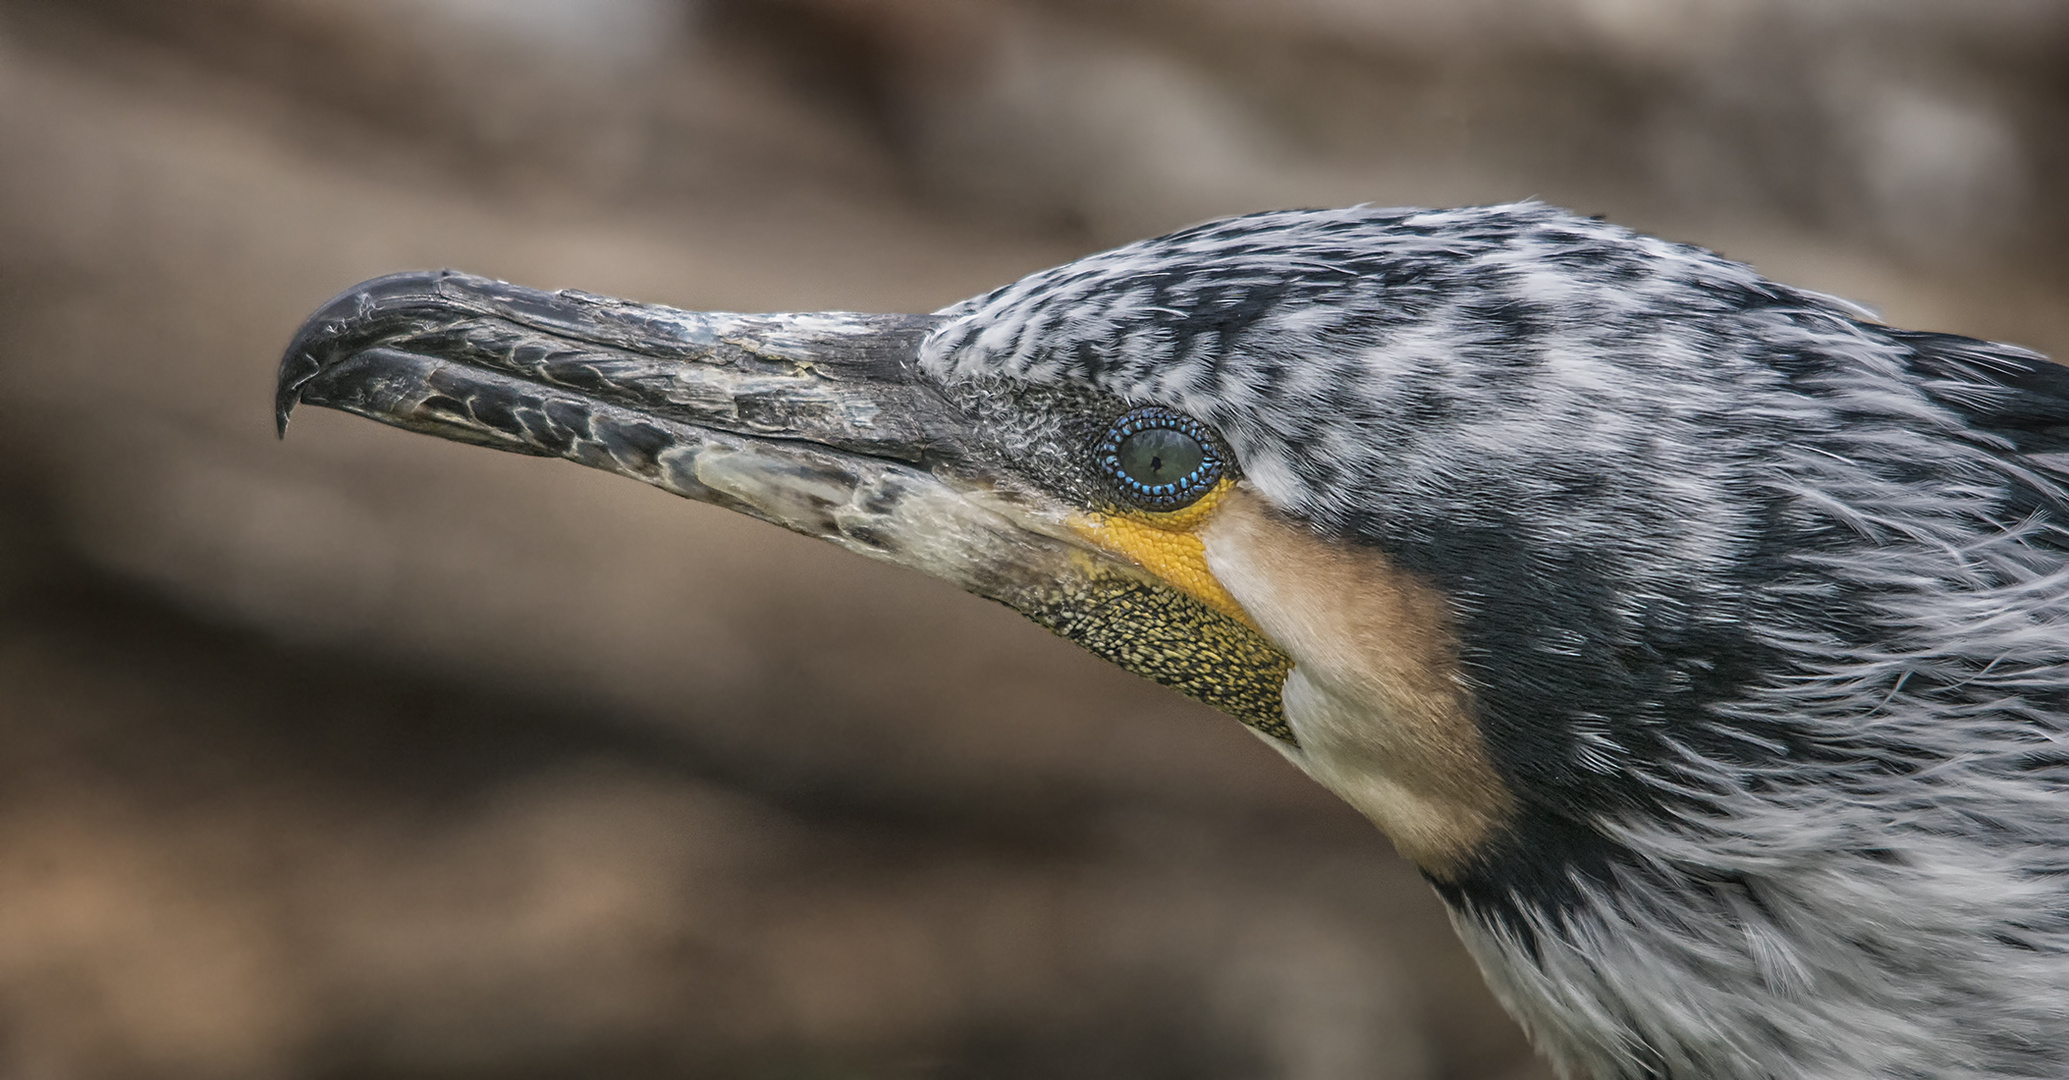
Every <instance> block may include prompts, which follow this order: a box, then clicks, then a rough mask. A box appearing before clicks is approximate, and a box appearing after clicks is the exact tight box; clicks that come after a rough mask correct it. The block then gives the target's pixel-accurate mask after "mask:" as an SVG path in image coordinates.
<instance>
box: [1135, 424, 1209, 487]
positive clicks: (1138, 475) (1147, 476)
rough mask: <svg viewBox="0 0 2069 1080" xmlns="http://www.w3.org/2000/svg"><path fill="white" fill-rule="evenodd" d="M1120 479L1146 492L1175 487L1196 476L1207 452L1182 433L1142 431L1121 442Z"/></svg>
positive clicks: (1164, 430)
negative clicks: (1138, 486) (1136, 484)
mask: <svg viewBox="0 0 2069 1080" xmlns="http://www.w3.org/2000/svg"><path fill="white" fill-rule="evenodd" d="M1116 449H1117V450H1118V451H1119V454H1118V457H1119V458H1120V465H1121V475H1123V476H1125V477H1127V478H1128V479H1130V480H1133V481H1135V482H1136V483H1138V484H1141V485H1142V486H1144V487H1147V488H1156V487H1162V486H1164V485H1167V484H1174V485H1175V484H1178V483H1180V482H1182V481H1184V480H1185V478H1186V477H1189V476H1191V475H1193V474H1194V473H1196V472H1198V471H1199V469H1200V466H1201V464H1203V463H1204V462H1205V461H1206V460H1207V448H1206V447H1204V446H1201V445H1200V440H1198V439H1195V438H1193V437H1192V436H1190V435H1187V434H1186V433H1185V432H1183V431H1175V430H1173V429H1171V428H1167V427H1153V428H1145V429H1143V430H1141V431H1138V432H1135V433H1134V434H1132V435H1129V436H1128V437H1127V438H1125V439H1122V440H1121V444H1120V446H1118V447H1116Z"/></svg>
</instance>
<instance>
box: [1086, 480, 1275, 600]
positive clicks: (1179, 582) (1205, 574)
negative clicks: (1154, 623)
mask: <svg viewBox="0 0 2069 1080" xmlns="http://www.w3.org/2000/svg"><path fill="white" fill-rule="evenodd" d="M1235 486H1236V482H1235V481H1234V480H1231V479H1229V478H1228V477H1226V476H1224V477H1222V478H1221V482H1220V483H1217V484H1215V485H1214V489H1213V490H1212V491H1209V492H1208V493H1207V494H1205V495H1203V496H1201V497H1200V501H1198V502H1196V503H1194V504H1192V505H1191V506H1188V507H1186V508H1185V509H1183V510H1173V511H1170V512H1169V513H1158V512H1155V511H1151V510H1124V511H1121V512H1119V513H1112V514H1107V513H1089V514H1077V515H1073V516H1072V517H1071V520H1070V527H1071V529H1072V530H1073V531H1075V532H1076V533H1077V534H1078V535H1079V536H1082V537H1084V538H1085V539H1087V540H1090V541H1091V542H1092V543H1094V544H1097V545H1098V546H1099V547H1100V549H1102V550H1104V551H1109V552H1112V553H1113V554H1115V555H1119V556H1121V557H1122V558H1124V559H1127V560H1129V561H1131V562H1133V563H1135V564H1136V565H1137V566H1140V567H1142V568H1143V569H1144V570H1147V571H1149V572H1150V573H1152V574H1155V575H1156V576H1157V577H1159V578H1162V579H1163V580H1164V581H1165V582H1167V583H1168V584H1170V585H1171V586H1172V587H1174V588H1176V589H1178V590H1179V591H1181V592H1183V593H1185V594H1186V595H1188V596H1191V597H1192V598H1193V599H1195V600H1198V601H1200V602H1201V603H1203V604H1206V605H1207V606H1208V607H1211V608H1213V609H1214V610H1216V611H1219V612H1221V613H1222V614H1224V615H1227V616H1229V617H1231V618H1234V619H1237V620H1240V621H1241V622H1242V623H1243V624H1244V625H1246V626H1249V627H1250V628H1251V629H1253V630H1254V629H1256V628H1257V624H1256V623H1254V622H1251V621H1250V616H1249V614H1248V613H1247V612H1245V611H1244V610H1243V606H1242V605H1241V604H1238V603H1236V598H1235V597H1233V596H1230V595H1229V592H1228V590H1227V589H1224V588H1222V587H1221V582H1219V581H1217V580H1215V578H1214V573H1213V571H1211V570H1208V569H1207V546H1206V544H1205V543H1204V542H1203V541H1202V540H1201V539H1200V533H1199V530H1200V526H1202V525H1204V524H1206V523H1207V519H1208V518H1211V517H1213V516H1214V511H1215V509H1216V508H1218V507H1219V506H1220V505H1221V502H1222V500H1224V499H1226V498H1227V497H1228V493H1229V491H1230V490H1232V489H1233V488H1234V487H1235Z"/></svg>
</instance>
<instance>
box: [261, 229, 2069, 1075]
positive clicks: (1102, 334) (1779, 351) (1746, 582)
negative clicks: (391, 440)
mask: <svg viewBox="0 0 2069 1080" xmlns="http://www.w3.org/2000/svg"><path fill="white" fill-rule="evenodd" d="M298 402H303V403H309V404H316V405H324V406H328V407H331V408H337V409H344V410H346V411H349V412H354V413H358V414H360V415H363V416H368V417H372V418H374V419H376V420H380V421H383V422H385V423H389V424H394V425H396V426H399V427H404V428H408V429H410V430H414V431H421V432H426V433H430V434H435V435H439V436H442V437H444V438H448V439H457V440H461V441H464V442H470V443H477V444H480V445H483V446H490V447H495V448H498V449H503V450H512V451H516V452H520V453H527V454H541V455H549V456H560V457H565V458H568V459H571V460H573V461H577V462H581V463H582V464H585V465H590V466H593V467H596V468H600V469H605V470H608V471H611V472H615V473H620V474H622V475H625V476H630V477H633V478H635V479H639V480H644V481H646V482H648V483H650V484H654V485H657V486H659V487H662V488H665V489H667V490H669V491H673V492H675V493H677V494H680V495H684V496H687V497H689V498H692V499H697V500H700V501H704V502H710V503H715V504H718V505H721V506H726V507H731V508H733V509H736V510H740V511H743V512H745V513H748V514H752V515H754V516H756V517H760V518H763V519H765V520H768V521H772V522H774V523H776V524H779V525H782V526H784V527H786V528H789V529H793V530H796V531H798V532H801V533H805V534H807V535H811V536H817V537H822V538H824V539H827V540H831V541H832V542H834V543H836V544H839V545H841V546H843V547H846V548H848V549H850V550H853V551H857V552H860V553H862V554H865V555H870V556H874V557H877V558H881V559H886V560H889V561H891V562H894V563H898V564H900V565H904V566H909V567H912V568H915V569H918V570H920V571H923V572H925V573H929V574H933V575H935V576H937V577H942V578H946V579H948V580H950V581H952V582H954V583H956V584H957V585H960V586H961V587H963V588H965V589H967V590H969V591H971V592H974V593H977V594H978V595H981V596H986V597H989V598H991V599H994V600H997V601H1000V602H1002V603H1004V604H1007V605H1009V606H1011V607H1013V608H1015V609H1017V610H1019V611H1020V612H1022V613H1024V614H1025V615H1027V616H1028V617H1029V618H1032V619H1034V620H1035V621H1036V622H1039V623H1041V624H1042V625H1044V626H1047V627H1049V628H1050V629H1052V630H1054V631H1056V632H1057V633H1059V634H1062V635H1064V636H1065V637H1067V638H1070V639H1071V640H1073V641H1076V642H1078V643H1079V644H1081V645H1083V646H1084V647H1085V648H1087V649H1090V650H1092V651H1093V652H1095V653H1097V654H1099V655H1100V656H1103V657H1105V658H1107V659H1109V660H1111V661H1113V662H1115V663H1118V664H1120V665H1122V666H1124V667H1126V668H1129V669H1130V670H1133V671H1136V672H1139V673H1141V674H1143V675H1146V676H1148V677H1150V678H1152V679H1155V680H1157V681H1159V682H1162V683H1165V684H1168V685H1170V686H1173V687H1175V688H1177V689H1178V690H1180V691H1182V692H1184V693H1186V694H1189V695H1191V696H1193V697H1195V698H1198V699H1199V700H1201V701H1204V702H1207V703H1209V704H1211V705H1213V706H1216V707H1217V708H1219V709H1222V710H1224V711H1226V712H1227V713H1229V714H1231V715H1233V716H1234V717H1236V718H1237V719H1239V720H1241V721H1242V722H1243V723H1245V724H1248V725H1249V726H1250V727H1251V728H1252V729H1253V730H1254V731H1255V732H1256V733H1257V735H1258V736H1259V737H1260V738H1262V739H1263V740H1265V741H1266V742H1267V743H1269V744H1270V745H1271V746H1272V747H1274V748H1275V749H1277V750H1278V751H1279V752H1280V753H1282V754H1284V755H1285V757H1286V758H1287V760H1289V761H1291V762H1292V763H1293V764H1294V765H1295V766H1297V767H1298V768H1300V769H1301V770H1303V771H1305V772H1306V773H1307V774H1308V775H1310V776H1312V777H1314V778H1315V779H1316V780H1317V781H1319V782H1320V783H1322V784H1323V785H1325V786H1326V787H1328V788H1329V789H1330V790H1332V791H1334V792H1335V793H1337V794H1338V795H1340V796H1342V797H1343V798H1344V799H1346V800H1348V801H1349V802H1350V803H1351V804H1352V805H1353V806H1355V807H1356V808H1357V809H1358V810H1360V811H1362V812H1363V813H1364V814H1365V815H1366V816H1368V817H1370V818H1371V819H1372V820H1373V821H1374V822H1375V823H1377V824H1378V826H1379V827H1380V828H1381V829H1382V830H1384V831H1385V832H1386V834H1387V835H1388V836H1389V837H1391V838H1392V840H1393V842H1394V843H1395V844H1396V845H1397V846H1398V847H1399V848H1400V850H1401V852H1402V853H1403V854H1405V855H1406V856H1407V857H1408V858H1410V859H1413V860H1414V861H1415V862H1416V864H1417V865H1419V866H1420V867H1421V868H1422V870H1423V872H1424V873H1425V874H1426V875H1427V877H1428V878H1429V880H1430V881H1431V882H1432V883H1433V884H1434V886H1435V888H1436V890H1437V891H1438V892H1439V893H1440V894H1441V895H1442V897H1443V899H1444V900H1445V902H1446V903H1447V904H1448V905H1449V908H1450V910H1451V912H1452V915H1453V921H1454V922H1455V924H1456V926H1457V928H1458V930H1459V933H1460V934H1461V935H1462V936H1463V938H1464V940H1465V942H1466V943H1467V945H1468V946H1469V947H1470V949H1471V951H1472V952H1473V954H1474V955H1475V957H1476V958H1477V959H1478V961H1479V963H1480V964H1481V966H1482V968H1483V970H1484V971H1485V973H1486V975H1487V978H1488V980H1489V982H1490V983H1491V985H1492V986H1493V988H1494V990H1495V992H1496V993H1497V994H1498V995H1499V996H1500V997H1501V999H1502V1000H1503V1002H1504V1003H1505V1004H1506V1005H1507V1006H1508V1007H1509V1009H1510V1010H1511V1011H1512V1012H1513V1013H1514V1014H1515V1015H1516V1016H1517V1017H1518V1019H1519V1020H1521V1022H1522V1023H1523V1025H1524V1026H1525V1028H1526V1029H1527V1030H1528V1031H1529V1033H1530V1035H1531V1036H1532V1038H1533V1039H1534V1040H1535V1041H1536V1043H1537V1045H1538V1046H1539V1047H1540V1048H1541V1050H1542V1051H1543V1052H1544V1053H1545V1054H1546V1055H1547V1056H1548V1057H1549V1058H1550V1059H1551V1061H1552V1062H1553V1063H1554V1064H1555V1065H1556V1066H1557V1067H1558V1068H1559V1069H1560V1071H1561V1072H1562V1073H1563V1074H1566V1075H1569V1076H1593V1077H1600V1078H1604V1080H1608V1078H1623V1077H1632V1078H1635V1077H1679V1078H1743V1080H1775V1078H1812V1077H1815V1078H1829V1080H1841V1078H1858V1080H1869V1078H1875V1080H1890V1078H1899V1077H1908V1078H1921V1080H1922V1078H1934V1080H1962V1078H1977V1080H1980V1078H1985V1077H1989V1078H2004V1077H2062V1076H2065V1075H2069V745H2065V742H2064V739H2065V736H2069V504H2065V494H2069V369H2065V368H2062V367H2057V366H2055V365H2054V364H2052V363H2050V362H2048V361H2047V360H2045V359H2044V358H2042V357H2040V356H2038V355H2036V354H2034V353H2030V352H2026V351H2024V350H2021V349H2017V348H2014V347H2010V346H2006V345H1997V344H1990V343H1986V342H1982V341H1976V340H1972V339H1968V338H1963V337H1955V336H1950V335H1945V334H1932V333H1916V332H1911V331H1905V330H1898V329H1895V328H1892V327H1889V326H1885V325H1880V324H1878V323H1876V322H1874V321H1872V320H1871V319H1869V318H1868V317H1867V316H1866V315H1865V313H1863V312H1861V311H1860V310H1858V309H1856V308H1853V307H1850V306H1848V305H1846V304H1844V303H1842V302H1839V301H1836V300H1833V299H1831V298H1828V297H1824V296H1820V295H1817V294H1813V293H1809V292H1805V291H1802V290H1798V289H1793V288H1789V287H1786V286H1783V285H1779V284H1776V283H1774V282H1771V281H1767V280H1765V279H1763V278H1761V277H1760V276H1759V275H1758V274H1756V273H1755V272H1754V271H1753V270H1751V269H1750V268H1748V267H1746V266H1743V265H1740V264H1737V263H1733V262H1730V261H1727V260H1725V259H1722V258H1720V257H1718V256H1716V255H1713V254H1711V253H1709V252H1707V251H1703V250H1701V249H1698V248H1694V247H1689V246H1684V245H1680V244H1675V243H1669V242H1665V241H1662V240H1658V239H1654V238H1651V237H1647V236H1643V235H1640V234H1637V233H1633V232H1631V231H1628V230H1626V229H1623V228H1620V227H1617V226H1615V225H1611V224H1607V223H1604V222H1601V221H1598V220H1595V219H1590V218H1583V217H1578V216H1575V215H1571V214H1568V213H1566V212H1563V211H1560V210H1557V209H1554V208H1552V207H1549V206H1545V205H1542V204H1538V203H1521V204H1514V205H1506V206H1493V207H1484V208H1476V209H1462V210H1443V211H1426V210H1390V209H1375V208H1370V207H1359V208H1353V209H1348V210H1328V211H1290V212H1278V213H1264V214H1255V215H1251V216H1246V217H1238V218H1233V219H1229V220H1224V221H1216V222H1211V223H1208V224H1204V225H1200V226H1197V227H1194V228H1189V229H1185V230H1182V231H1180V232H1176V233H1173V234H1171V235H1168V236H1164V237H1161V238H1158V239H1153V240H1146V241H1142V242H1139V243H1134V244H1129V245H1127V246H1124V247H1121V248H1117V249H1115V250H1112V251H1108V252H1105V253H1102V254H1097V255H1093V256H1090V257H1088V258H1084V259H1080V260H1078V261H1076V262H1072V263H1069V264H1067V265H1064V266H1060V267H1056V268H1055V269H1051V270H1046V271H1042V272H1040V273H1036V274H1033V275H1030V276H1028V277H1026V278H1023V279H1021V280H1019V281H1016V282H1013V283H1012V284H1009V285H1006V286H1005V287H1003V288H1000V289H998V290H996V291H994V292H991V293H988V294H986V295H983V296H979V297H976V298H974V299H971V300H968V301H966V302H963V303H960V304H957V305H955V306H953V307H950V308H947V309H945V310H943V311H941V312H938V313H936V314H933V315H859V314H848V313H816V314H787V315H737V314H704V313H693V312H685V311H678V310H673V309H670V308H665V307H657V306H651V305H646V304H638V303H630V302H626V301H621V300H613V299H607V298H604V297H599V296H592V295H587V294H584V293H579V292H559V293H546V292H538V291H534V290H531V289H525V288H519V287H516V286H512V285H507V284H503V283H501V282H495V281H488V280H484V279H481V278H477V277H470V276H466V275H463V274H458V273H452V272H440V273H406V274H397V275H393V276H389V277H384V278H379V279H376V280H373V281H370V282H366V283H364V284H362V285H360V286H358V287H356V288H354V289H352V290H350V291H349V292H347V293H345V294H344V295H342V296H340V297H339V298H337V299H336V300H334V301H332V302H331V303H330V304H328V305H327V306H325V307H324V308H323V309H322V310H321V311H319V312H317V313H316V314H315V315H314V316H313V317H312V318H311V319H310V320H309V321H308V323H307V324H306V325H305V326H304V327H303V328H302V330H301V332H300V334H299V335H298V336H297V337H296V338H295V339H294V342H293V344H292V345H291V346H290V347H289V349H288V351H287V354H286V357H285V358H284V359H283V361H282V364H281V370H280V383H279V399H278V417H279V422H280V424H281V425H282V430H283V431H284V430H285V425H286V423H287V418H288V413H289V410H291V409H292V408H293V407H294V406H295V404H296V403H298Z"/></svg>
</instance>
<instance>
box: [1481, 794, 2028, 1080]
mask: <svg viewBox="0 0 2069 1080" xmlns="http://www.w3.org/2000/svg"><path fill="white" fill-rule="evenodd" d="M1738 810H1739V812H1738V813H1736V814H1734V815H1732V816H1728V817H1719V818H1715V819H1711V820H1708V821H1705V822H1703V823H1702V824H1701V825H1700V826H1697V827H1690V826H1686V825H1677V826H1676V827H1675V828H1671V829H1668V828H1661V827H1659V826H1657V825H1645V826H1638V827H1606V828H1605V830H1604V834H1605V836H1606V837H1607V838H1609V839H1610V840H1612V841H1613V842H1614V843H1615V844H1616V845H1617V846H1618V848H1619V849H1620V854H1619V855H1618V856H1617V857H1616V858H1614V859H1613V860H1612V861H1611V862H1610V863H1609V865H1608V866H1607V868H1606V870H1605V871H1604V872H1602V873H1600V874H1598V875H1590V876H1589V877H1591V878H1592V880H1590V879H1589V878H1586V877H1582V876H1581V875H1578V874H1576V875H1575V879H1574V880H1573V881H1571V882H1570V884H1571V885H1572V887H1571V888H1570V889H1568V890H1566V891H1565V892H1564V894H1563V895H1562V896H1560V897H1559V898H1558V899H1557V900H1556V901H1553V902H1537V901H1533V900H1531V899H1528V898H1525V897H1523V896H1520V895H1516V894H1513V893H1512V894H1511V895H1510V896H1509V897H1508V902H1507V903H1506V904H1501V905H1487V904H1482V903H1476V902H1473V901H1471V900H1468V899H1465V898H1464V897H1463V896H1462V895H1461V894H1460V892H1459V891H1458V890H1457V889H1455V888H1441V889H1440V891H1444V892H1445V893H1446V896H1447V899H1448V900H1450V901H1451V903H1452V914H1453V921H1454V923H1455V925H1456V926H1457V928H1458V931H1459V934H1460V936H1461V937H1462V939H1463V940H1464V941H1465V943H1466V945H1467V947H1468V948H1469V949H1470V950H1471V952H1472V953H1473V955H1474V956H1475V958H1476V959H1477V960H1478V961H1479V963H1480V966H1481V968H1482V970H1483V971H1484V972H1485V974H1486V976H1487V978H1488V982H1489V984H1490V985H1491V986H1492V987H1493V988H1494V990H1495V992H1496V994H1497V995H1498V996H1499V997H1500V998H1501V999H1502V1001H1503V1004H1504V1005H1506V1006H1507V1007H1508V1009H1509V1010H1510V1012H1511V1013H1512V1014H1513V1015H1515V1016H1516V1018H1517V1019H1518V1020H1519V1021H1521V1022H1522V1024H1523V1025H1524V1027H1525V1028H1526V1029H1527V1030H1528V1031H1529V1032H1530V1034H1531V1036H1532V1039H1533V1041H1534V1042H1536V1043H1537V1045H1538V1047H1539V1049H1540V1050H1541V1051H1543V1052H1544V1053H1545V1055H1546V1056H1547V1057H1548V1058H1549V1059H1550V1060H1551V1061H1552V1062H1553V1064H1554V1065H1555V1066H1556V1067H1557V1068H1558V1070H1559V1071H1560V1073H1561V1074H1562V1075H1563V1076H1567V1077H1572V1078H1581V1077H1592V1078H1598V1080H1612V1078H1625V1077H1630V1078H1637V1077H1647V1078H1652V1077H1677V1078H1719V1080H1756V1078H1758V1080H1773V1078H1813V1077H1815V1078H1824V1080H1870V1078H1875V1080H1883V1078H1888V1077H1932V1078H1935V1080H1952V1078H1966V1080H1983V1078H1986V1077H1987V1078H2001V1077H2013V1076H2019V1077H2024V1076H2034V1077H2038V1076H2058V1075H2060V1074H2061V1069H2062V1068H2063V1066H2064V1064H2065V1062H2069V1008H2065V999H2064V996H2063V988H2064V987H2065V986H2069V953H2065V949H2064V943H2063V937H2062V933H2063V930H2064V929H2065V928H2069V918H2065V915H2064V913H2063V912H2062V911H2061V910H2060V906H2059V904H2057V903H2055V902H2054V901H2055V899H2056V898H2055V897H2054V896H2053V895H2052V894H2053V893H2054V892H2055V887H2054V886H2053V884H2052V883H2051V882H2049V881H2045V880H2038V879H2036V876H2035V875H2034V873H2033V867H2032V866H2031V865H2030V858H2029V856H2030V854H2031V851H2030V849H2028V848H2025V847H2023V846H2022V845H2020V844H2017V843H2010V844H2004V845H1990V844H1978V843H1977V842H1976V841H1975V840H1974V839H1973V838H1972V837H1966V836H1960V835H1946V836H1942V837H1940V838H1938V839H1933V838H1928V837H1921V838H1917V839H1916V842H1914V843H1912V844H1909V845H1907V846H1906V848H1905V850H1903V851H1901V852H1893V851H1891V850H1888V848H1887V847H1886V846H1878V845H1876V844H1873V843H1870V842H1868V840H1867V839H1866V837H1867V836H1869V835H1870V834H1869V833H1867V832H1866V831H1865V830H1864V829H1863V828H1862V826H1863V825H1865V824H1867V823H1866V822H1865V821H1864V820H1863V819H1862V816H1861V815H1860V814H1859V813H1858V811H1857V810H1853V809H1851V808H1849V807H1848V806H1844V805H1838V804H1837V803H1836V801H1835V804H1834V805H1827V806H1817V805H1812V804H1811V803H1810V801H1809V799H1808V798H1805V799H1794V800H1772V799H1769V800H1763V805H1750V804H1749V805H1746V806H1741V807H1739V808H1738Z"/></svg>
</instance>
